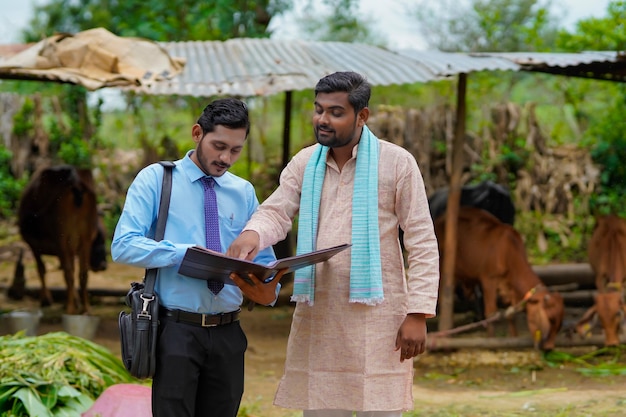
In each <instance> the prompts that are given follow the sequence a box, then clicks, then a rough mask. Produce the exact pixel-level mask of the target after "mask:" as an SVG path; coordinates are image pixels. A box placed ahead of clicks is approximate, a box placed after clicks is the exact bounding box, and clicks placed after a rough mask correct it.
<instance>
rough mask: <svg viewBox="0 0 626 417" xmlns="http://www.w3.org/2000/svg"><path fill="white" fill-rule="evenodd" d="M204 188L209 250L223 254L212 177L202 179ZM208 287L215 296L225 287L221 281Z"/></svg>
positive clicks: (209, 284) (209, 282) (211, 282)
mask: <svg viewBox="0 0 626 417" xmlns="http://www.w3.org/2000/svg"><path fill="white" fill-rule="evenodd" d="M201 181H202V185H203V186H204V227H205V232H206V247H207V249H211V250H214V251H216V252H222V244H221V243H220V223H219V215H218V213H217V197H216V196H215V190H214V189H213V186H214V185H215V180H214V179H213V178H212V177H204V178H202V179H201ZM207 286H208V287H209V289H210V290H211V292H212V293H213V294H215V295H217V293H219V292H220V291H221V290H222V288H223V287H224V283H223V282H221V281H211V280H209V281H207Z"/></svg>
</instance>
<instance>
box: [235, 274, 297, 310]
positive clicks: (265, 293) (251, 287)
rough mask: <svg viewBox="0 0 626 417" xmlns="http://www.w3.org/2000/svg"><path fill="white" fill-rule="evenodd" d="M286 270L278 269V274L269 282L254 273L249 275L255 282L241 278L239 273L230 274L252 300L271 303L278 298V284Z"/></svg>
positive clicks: (262, 303) (258, 302) (266, 303)
mask: <svg viewBox="0 0 626 417" xmlns="http://www.w3.org/2000/svg"><path fill="white" fill-rule="evenodd" d="M285 272H287V269H286V268H285V269H281V270H280V271H278V273H277V274H276V276H275V277H274V278H273V279H272V280H271V281H270V282H267V283H264V282H263V281H261V280H260V279H258V278H257V277H256V275H254V274H248V277H249V278H250V280H251V281H252V282H253V284H251V283H249V282H248V281H246V280H245V279H243V278H241V277H240V276H239V274H237V273H235V272H233V273H231V274H230V278H231V279H232V280H233V281H235V284H237V286H238V287H239V289H240V290H241V292H242V293H243V294H244V295H245V296H246V297H248V298H249V299H250V300H252V301H254V302H255V303H257V304H261V305H270V304H272V303H273V302H274V300H276V286H277V285H278V283H279V282H280V279H281V278H282V277H283V275H284V274H285Z"/></svg>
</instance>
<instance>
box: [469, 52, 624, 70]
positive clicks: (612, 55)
mask: <svg viewBox="0 0 626 417" xmlns="http://www.w3.org/2000/svg"><path fill="white" fill-rule="evenodd" d="M471 55H472V56H475V57H484V56H487V57H492V58H505V59H508V60H510V61H511V62H514V63H516V64H519V65H523V66H530V67H533V66H538V65H542V66H548V67H561V68H565V67H572V66H577V65H581V64H592V63H599V62H616V59H618V56H619V53H618V52H615V51H585V52H576V53H566V52H487V53H480V54H478V53H477V54H471Z"/></svg>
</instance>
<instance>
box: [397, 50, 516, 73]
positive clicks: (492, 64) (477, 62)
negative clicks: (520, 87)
mask: <svg viewBox="0 0 626 417" xmlns="http://www.w3.org/2000/svg"><path fill="white" fill-rule="evenodd" d="M398 52H399V53H400V54H401V55H404V56H406V57H409V58H411V59H414V60H416V61H419V62H421V63H422V64H424V65H426V66H427V67H428V68H429V69H430V70H431V71H433V72H434V73H435V74H437V75H439V76H443V77H450V76H453V75H457V74H461V73H470V72H477V71H519V70H520V66H519V65H518V64H516V63H515V62H513V61H512V60H510V59H507V58H506V57H498V56H494V57H492V56H487V55H483V56H473V55H469V54H465V53H457V52H441V51H417V50H413V49H401V50H399V51H398Z"/></svg>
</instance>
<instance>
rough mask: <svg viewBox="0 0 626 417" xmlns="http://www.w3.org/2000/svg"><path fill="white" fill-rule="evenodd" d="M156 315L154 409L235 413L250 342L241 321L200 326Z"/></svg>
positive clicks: (163, 416) (176, 415)
mask: <svg viewBox="0 0 626 417" xmlns="http://www.w3.org/2000/svg"><path fill="white" fill-rule="evenodd" d="M160 320H161V322H160V324H159V339H158V344H157V364H156V372H155V375H154V378H153V380H152V415H153V416H155V417H236V416H237V411H238V410H239V405H240V403H241V396H242V395H243V387H244V354H245V351H246V349H247V347H248V340H247V339H246V335H245V334H244V332H243V330H242V329H241V326H240V325H239V321H235V322H233V323H230V324H226V325H222V326H216V327H199V326H194V325H191V324H186V323H180V322H178V323H177V322H176V321H175V320H172V319H170V318H167V317H163V318H161V319H160Z"/></svg>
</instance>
